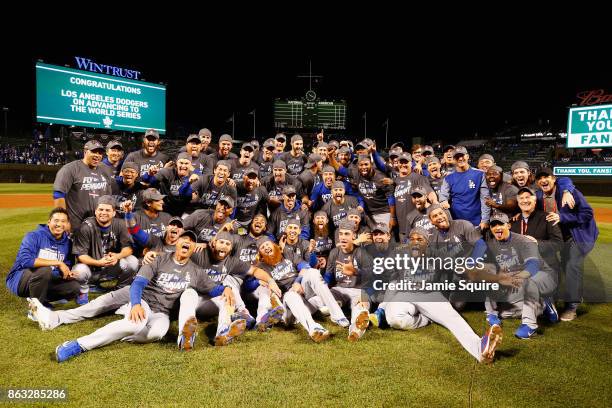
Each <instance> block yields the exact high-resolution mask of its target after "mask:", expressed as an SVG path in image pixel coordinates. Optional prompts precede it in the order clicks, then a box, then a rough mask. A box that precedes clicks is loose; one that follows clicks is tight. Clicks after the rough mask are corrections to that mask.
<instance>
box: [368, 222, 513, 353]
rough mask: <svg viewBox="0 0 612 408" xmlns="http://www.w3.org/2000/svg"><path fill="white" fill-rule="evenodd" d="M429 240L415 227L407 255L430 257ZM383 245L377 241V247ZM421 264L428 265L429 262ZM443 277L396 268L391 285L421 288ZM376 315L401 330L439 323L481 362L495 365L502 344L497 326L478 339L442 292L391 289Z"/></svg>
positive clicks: (399, 251) (421, 270) (428, 271)
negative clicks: (398, 284) (428, 255)
mask: <svg viewBox="0 0 612 408" xmlns="http://www.w3.org/2000/svg"><path fill="white" fill-rule="evenodd" d="M379 238H380V237H379ZM429 239H430V237H429V233H428V232H427V231H426V230H425V229H423V228H414V229H413V230H412V231H411V232H410V234H409V243H408V248H407V251H408V254H409V255H410V256H411V257H413V258H415V259H418V258H422V259H424V258H423V257H426V256H427V254H428V246H429ZM387 243H388V240H387ZM381 245H382V243H381V242H380V239H378V240H377V246H381ZM395 251H396V253H397V254H405V251H406V249H403V248H398V249H396V250H395ZM388 256H389V257H390V256H391V255H388ZM422 265H424V266H427V263H422ZM430 266H431V265H430ZM440 276H441V274H440V273H439V271H436V270H435V269H427V268H423V267H421V268H418V269H417V270H413V269H397V270H395V271H394V273H393V274H392V276H391V278H390V283H392V282H393V283H400V282H401V283H406V282H408V281H410V282H413V283H414V285H415V286H416V287H417V288H420V287H421V285H422V282H423V281H425V282H437V281H439V280H440ZM376 314H377V315H378V316H379V319H380V318H385V319H386V321H387V323H388V324H389V325H390V326H391V327H393V328H395V329H400V330H408V329H418V328H420V327H423V326H426V325H428V324H429V323H430V322H432V321H433V322H436V323H438V324H440V325H442V326H444V327H446V328H447V329H449V330H450V331H451V333H452V334H453V335H454V336H455V337H456V338H457V340H459V342H460V343H461V345H462V346H463V348H464V349H465V350H466V351H467V352H468V353H470V354H471V355H472V356H473V357H474V358H476V359H477V360H478V361H479V362H492V361H493V357H494V356H495V349H496V348H497V346H498V345H499V344H501V341H502V329H501V327H500V326H499V325H497V324H494V325H492V326H491V327H489V329H488V330H487V332H486V333H485V335H484V336H483V337H482V338H479V337H478V335H476V333H474V331H473V330H472V328H471V327H470V325H469V324H467V322H466V321H465V320H464V319H463V318H462V317H461V315H460V314H459V312H457V311H456V310H455V309H453V307H452V305H451V303H450V302H449V301H448V300H447V299H446V298H445V297H444V295H443V294H442V293H441V292H434V291H411V292H406V291H399V290H388V291H387V292H386V293H385V302H384V303H381V304H380V306H379V309H378V310H377V311H376Z"/></svg>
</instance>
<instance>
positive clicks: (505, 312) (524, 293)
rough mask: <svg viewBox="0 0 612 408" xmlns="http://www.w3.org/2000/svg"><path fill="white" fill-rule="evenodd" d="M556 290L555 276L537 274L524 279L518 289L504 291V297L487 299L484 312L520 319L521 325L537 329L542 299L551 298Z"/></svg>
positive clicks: (542, 307)
mask: <svg viewBox="0 0 612 408" xmlns="http://www.w3.org/2000/svg"><path fill="white" fill-rule="evenodd" d="M556 290H557V279H555V275H554V274H552V273H547V272H542V271H540V272H538V273H536V274H535V276H532V277H531V278H529V279H526V280H525V282H524V283H523V286H521V287H520V288H519V289H515V290H506V294H505V296H502V297H501V298H500V299H496V300H492V299H491V298H489V297H487V298H486V300H485V310H486V312H487V313H490V314H494V315H501V317H502V318H503V317H515V316H516V317H519V316H520V317H521V323H523V324H526V325H527V326H529V327H530V328H532V329H535V328H537V327H538V316H539V315H541V314H542V311H543V310H544V301H543V298H544V297H547V296H551V295H552V294H553V293H555V291H556Z"/></svg>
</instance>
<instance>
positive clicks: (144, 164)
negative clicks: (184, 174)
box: [125, 149, 168, 176]
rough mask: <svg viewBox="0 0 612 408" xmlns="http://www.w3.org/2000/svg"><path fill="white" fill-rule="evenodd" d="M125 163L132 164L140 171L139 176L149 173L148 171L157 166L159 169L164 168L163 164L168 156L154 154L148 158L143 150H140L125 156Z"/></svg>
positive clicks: (158, 153)
mask: <svg viewBox="0 0 612 408" xmlns="http://www.w3.org/2000/svg"><path fill="white" fill-rule="evenodd" d="M125 162H134V163H136V164H137V165H138V168H139V169H140V175H141V176H142V175H143V174H145V173H148V172H149V169H150V168H151V167H153V166H157V167H159V168H160V169H161V168H162V167H164V164H166V163H167V162H168V155H167V154H166V153H162V152H155V155H153V156H148V155H146V154H145V152H144V149H140V150H138V151H136V152H132V153H130V154H128V155H127V157H126V158H125Z"/></svg>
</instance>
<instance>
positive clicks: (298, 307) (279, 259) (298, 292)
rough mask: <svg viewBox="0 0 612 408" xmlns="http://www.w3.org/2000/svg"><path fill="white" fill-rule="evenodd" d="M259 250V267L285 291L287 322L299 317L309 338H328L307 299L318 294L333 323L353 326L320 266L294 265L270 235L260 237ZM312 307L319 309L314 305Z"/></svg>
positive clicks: (285, 321) (301, 263)
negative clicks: (318, 268) (315, 319)
mask: <svg viewBox="0 0 612 408" xmlns="http://www.w3.org/2000/svg"><path fill="white" fill-rule="evenodd" d="M258 250H259V253H258V255H257V256H258V258H259V263H258V264H257V266H258V267H260V268H261V269H263V270H265V271H266V272H268V273H270V275H272V277H273V278H274V279H275V281H276V282H277V283H278V285H279V286H280V288H281V290H282V292H283V304H284V306H285V313H284V314H283V318H282V320H283V321H284V323H285V324H287V325H290V324H291V323H292V322H293V321H294V319H295V320H297V321H298V322H299V323H300V324H301V325H302V326H303V327H304V328H305V329H306V331H307V332H308V335H309V336H310V338H311V339H312V340H314V341H315V342H317V343H319V342H321V341H323V340H326V339H327V338H329V331H327V330H326V329H325V328H323V326H321V325H320V324H318V323H316V322H315V321H314V319H313V318H312V312H311V309H310V308H309V307H310V303H309V302H307V300H308V299H310V298H312V297H315V296H317V297H318V298H319V299H320V300H321V302H322V303H323V304H324V305H325V306H327V307H328V309H329V311H330V314H331V319H332V321H333V322H334V323H336V324H337V325H339V326H341V327H348V326H349V325H350V323H349V321H348V319H347V318H346V317H345V316H344V313H343V312H342V309H341V308H340V306H339V305H338V303H337V302H336V300H335V299H334V295H332V293H331V292H330V290H329V288H328V287H327V285H326V284H325V282H324V281H323V278H322V277H321V273H320V272H319V271H318V270H317V269H314V268H310V267H309V265H308V264H307V263H306V262H300V263H299V264H298V265H297V266H295V265H294V264H293V263H292V262H291V261H289V260H288V259H285V258H284V257H283V255H282V252H281V249H280V248H279V246H278V245H276V244H275V243H274V242H272V241H270V239H268V238H262V239H260V240H259V242H258ZM262 297H263V296H262V294H261V293H260V298H259V301H260V302H262V301H263V302H266V301H269V300H265V299H264V300H262ZM307 305H308V306H307ZM312 309H313V310H312V311H314V310H316V308H315V307H314V306H313V307H312Z"/></svg>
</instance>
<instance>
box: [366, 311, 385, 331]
mask: <svg viewBox="0 0 612 408" xmlns="http://www.w3.org/2000/svg"><path fill="white" fill-rule="evenodd" d="M369 319H370V323H372V326H374V327H378V328H380V329H382V328H383V327H385V325H386V323H387V319H386V317H385V309H381V308H380V307H379V308H378V309H376V311H375V312H374V313H370V316H369Z"/></svg>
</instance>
